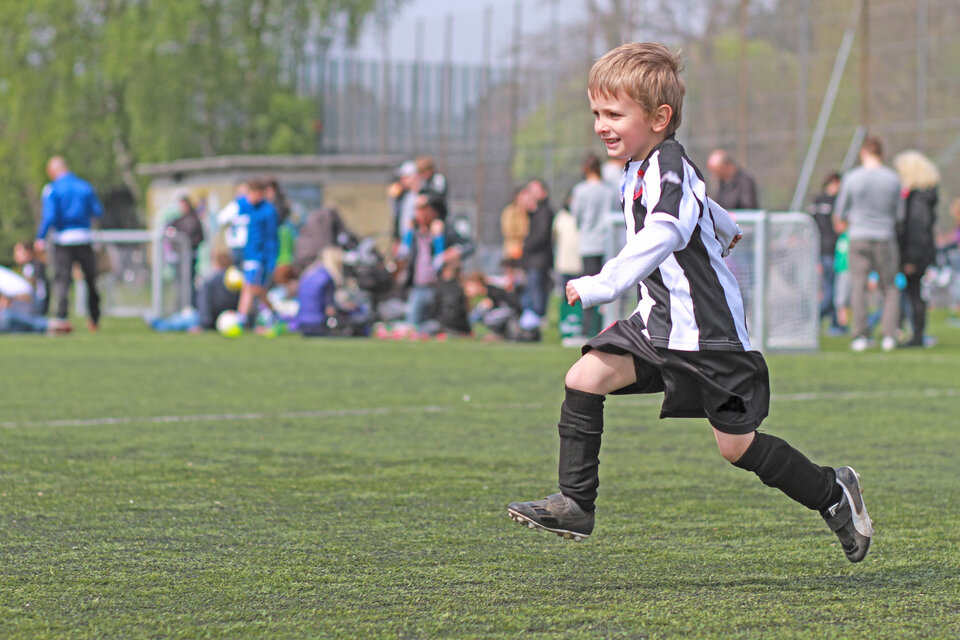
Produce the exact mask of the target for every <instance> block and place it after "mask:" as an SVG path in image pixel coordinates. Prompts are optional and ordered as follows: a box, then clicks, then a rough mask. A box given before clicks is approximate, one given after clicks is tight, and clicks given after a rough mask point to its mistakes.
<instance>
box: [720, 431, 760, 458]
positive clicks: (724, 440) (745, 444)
mask: <svg viewBox="0 0 960 640" xmlns="http://www.w3.org/2000/svg"><path fill="white" fill-rule="evenodd" d="M755 433H756V432H751V433H744V434H728V433H722V432H720V431H717V432H715V435H716V437H717V447H718V448H719V449H720V455H721V456H723V459H724V460H726V461H727V462H729V463H731V464H733V463H735V462H737V461H738V460H740V458H742V457H743V454H744V453H746V452H747V449H749V448H750V445H751V444H753V440H754V438H755V437H756V436H755Z"/></svg>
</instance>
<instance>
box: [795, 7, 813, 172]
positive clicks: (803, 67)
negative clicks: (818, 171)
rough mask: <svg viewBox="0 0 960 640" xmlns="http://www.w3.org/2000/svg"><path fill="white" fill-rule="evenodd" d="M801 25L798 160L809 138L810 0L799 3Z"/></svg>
mask: <svg viewBox="0 0 960 640" xmlns="http://www.w3.org/2000/svg"><path fill="white" fill-rule="evenodd" d="M798 5H799V8H798V11H799V13H800V16H799V20H798V23H799V25H800V27H799V31H798V34H797V36H798V37H797V62H798V69H797V75H798V78H797V160H798V161H799V162H801V163H802V162H803V141H804V140H805V139H806V138H807V119H808V118H809V117H810V115H809V113H808V110H807V104H808V102H809V100H810V0H800V2H799V3H798Z"/></svg>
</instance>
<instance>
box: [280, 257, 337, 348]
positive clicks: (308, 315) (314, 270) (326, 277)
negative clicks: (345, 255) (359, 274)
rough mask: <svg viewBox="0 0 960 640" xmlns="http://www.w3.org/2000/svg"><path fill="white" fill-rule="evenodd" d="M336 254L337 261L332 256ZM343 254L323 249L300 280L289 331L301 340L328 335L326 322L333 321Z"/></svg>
mask: <svg viewBox="0 0 960 640" xmlns="http://www.w3.org/2000/svg"><path fill="white" fill-rule="evenodd" d="M335 252H336V253H337V254H339V257H338V256H336V255H335ZM341 260H342V252H341V251H340V250H339V249H336V248H335V247H326V248H325V249H324V250H323V252H322V253H321V257H320V258H318V259H317V260H315V261H314V262H313V264H311V265H310V266H309V267H307V268H306V269H305V270H304V272H303V274H302V275H301V276H300V283H299V287H298V290H297V301H298V302H299V303H300V305H299V308H298V309H297V315H296V317H295V318H294V320H293V322H291V323H290V328H291V329H293V330H294V331H298V332H300V334H301V335H303V336H304V337H316V336H325V335H329V333H330V328H331V327H330V326H329V324H328V323H329V321H330V319H331V318H336V316H337V308H336V301H335V295H334V294H335V293H336V289H337V283H338V282H339V280H340V277H341V275H340V274H341V272H340V269H339V264H340V261H341Z"/></svg>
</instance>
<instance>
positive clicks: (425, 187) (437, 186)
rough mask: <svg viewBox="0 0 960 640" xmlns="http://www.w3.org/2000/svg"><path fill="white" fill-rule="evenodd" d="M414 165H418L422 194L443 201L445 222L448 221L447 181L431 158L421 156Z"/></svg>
mask: <svg viewBox="0 0 960 640" xmlns="http://www.w3.org/2000/svg"><path fill="white" fill-rule="evenodd" d="M414 163H415V164H416V165H417V177H418V178H419V182H420V193H425V194H427V195H431V194H432V195H435V196H437V197H438V198H439V199H440V200H442V201H443V204H444V208H443V217H442V218H440V219H441V220H443V221H446V219H447V217H446V216H447V206H446V204H447V179H446V177H444V175H443V174H442V173H439V172H438V171H437V168H436V166H435V165H434V164H433V158H432V157H430V156H419V157H417V159H416V160H414Z"/></svg>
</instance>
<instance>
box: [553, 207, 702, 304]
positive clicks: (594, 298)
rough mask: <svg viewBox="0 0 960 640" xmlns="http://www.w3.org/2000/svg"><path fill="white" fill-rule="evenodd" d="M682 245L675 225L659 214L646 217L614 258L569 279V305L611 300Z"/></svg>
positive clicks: (599, 302)
mask: <svg viewBox="0 0 960 640" xmlns="http://www.w3.org/2000/svg"><path fill="white" fill-rule="evenodd" d="M661 215H662V214H661ZM651 218H653V219H651ZM685 244H686V242H685V241H684V239H683V236H682V235H681V234H680V230H679V229H678V228H677V226H676V225H675V224H673V223H671V222H668V221H666V220H663V219H661V218H659V216H648V219H647V224H646V225H645V226H644V227H643V228H642V229H640V231H638V232H637V233H636V234H635V235H634V236H633V237H632V238H630V239H629V240H628V241H627V244H626V246H624V247H623V249H621V250H620V253H618V254H617V255H616V257H614V258H612V259H611V260H610V261H609V262H607V263H606V264H605V265H603V269H601V270H600V273H598V274H597V275H595V276H584V277H582V278H576V279H575V280H571V281H570V283H569V284H568V285H567V298H568V300H569V301H570V302H571V304H572V303H573V302H575V301H576V299H579V300H580V301H581V302H582V303H583V306H584V307H592V306H595V305H599V304H606V303H607V302H612V301H613V300H616V299H617V298H619V297H620V296H622V295H623V294H624V293H625V292H626V291H627V290H628V289H630V287H634V286H636V285H637V283H638V282H640V281H642V280H643V279H644V278H646V277H647V276H649V275H650V274H651V273H653V271H654V269H656V268H657V267H659V266H660V263H662V262H663V261H664V260H666V259H667V257H668V256H669V255H670V254H671V253H673V252H674V251H677V250H678V249H681V248H683V247H684V245H685ZM571 289H573V291H574V292H575V293H576V299H574V300H570V297H571V295H570V290H571Z"/></svg>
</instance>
